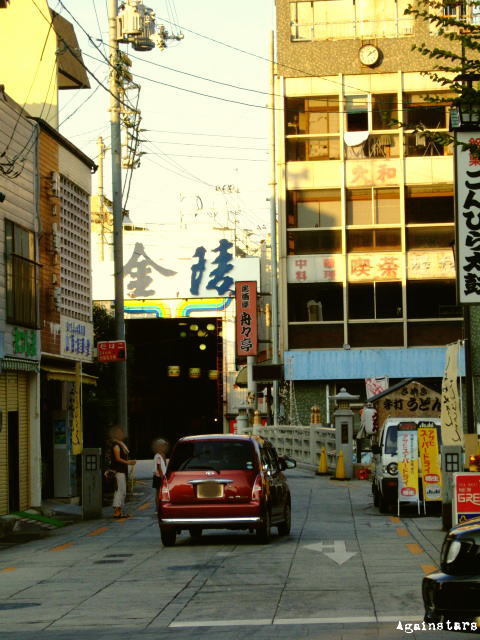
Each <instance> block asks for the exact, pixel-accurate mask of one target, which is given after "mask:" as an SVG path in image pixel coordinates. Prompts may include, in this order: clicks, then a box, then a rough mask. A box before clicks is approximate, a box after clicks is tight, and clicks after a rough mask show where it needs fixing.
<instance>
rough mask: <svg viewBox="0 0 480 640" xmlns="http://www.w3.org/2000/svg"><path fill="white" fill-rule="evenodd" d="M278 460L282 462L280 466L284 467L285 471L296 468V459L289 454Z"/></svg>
mask: <svg viewBox="0 0 480 640" xmlns="http://www.w3.org/2000/svg"><path fill="white" fill-rule="evenodd" d="M278 461H279V463H280V468H281V469H282V471H285V469H295V467H296V466H297V463H296V461H295V460H294V459H293V458H290V457H289V456H282V457H281V458H279V459H278Z"/></svg>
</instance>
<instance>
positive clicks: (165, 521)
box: [158, 516, 261, 527]
mask: <svg viewBox="0 0 480 640" xmlns="http://www.w3.org/2000/svg"><path fill="white" fill-rule="evenodd" d="M260 520H261V519H260V518H259V517H257V516H251V517H243V518H159V519H158V522H159V523H160V525H165V526H185V527H193V526H197V527H198V526H202V527H223V526H232V525H239V526H245V525H246V526H248V525H252V526H253V525H255V524H258V523H259V522H260Z"/></svg>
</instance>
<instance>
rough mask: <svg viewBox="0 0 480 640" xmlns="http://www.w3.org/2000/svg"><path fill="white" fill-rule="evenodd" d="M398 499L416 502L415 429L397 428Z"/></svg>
mask: <svg viewBox="0 0 480 640" xmlns="http://www.w3.org/2000/svg"><path fill="white" fill-rule="evenodd" d="M397 451H398V501H399V502H418V436H417V430H416V429H408V430H400V429H399V430H398V433H397Z"/></svg>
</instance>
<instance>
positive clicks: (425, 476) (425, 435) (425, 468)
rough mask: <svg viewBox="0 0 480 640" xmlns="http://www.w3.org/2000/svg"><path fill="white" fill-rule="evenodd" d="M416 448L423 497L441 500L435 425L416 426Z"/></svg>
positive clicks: (440, 477) (429, 500)
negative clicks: (418, 453)
mask: <svg viewBox="0 0 480 640" xmlns="http://www.w3.org/2000/svg"><path fill="white" fill-rule="evenodd" d="M418 448H419V450H420V462H421V465H422V484H423V499H424V500H425V501H426V502H433V501H435V500H441V499H442V475H441V472H440V460H439V451H438V437H437V429H436V428H435V426H432V427H419V428H418Z"/></svg>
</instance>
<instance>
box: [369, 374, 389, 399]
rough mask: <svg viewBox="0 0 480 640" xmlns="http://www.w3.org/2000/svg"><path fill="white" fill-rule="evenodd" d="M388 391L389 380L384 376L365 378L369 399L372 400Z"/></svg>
mask: <svg viewBox="0 0 480 640" xmlns="http://www.w3.org/2000/svg"><path fill="white" fill-rule="evenodd" d="M387 389H388V378H387V376H383V377H381V378H365V390H366V392H367V398H372V397H373V396H376V395H377V394H379V393H382V392H383V391H386V390H387Z"/></svg>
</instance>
